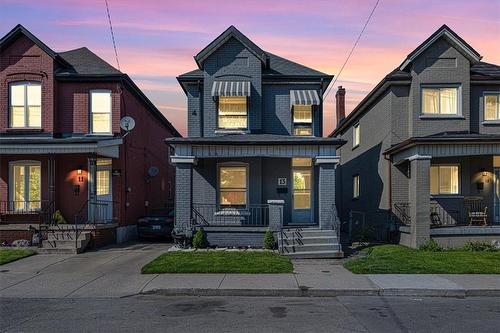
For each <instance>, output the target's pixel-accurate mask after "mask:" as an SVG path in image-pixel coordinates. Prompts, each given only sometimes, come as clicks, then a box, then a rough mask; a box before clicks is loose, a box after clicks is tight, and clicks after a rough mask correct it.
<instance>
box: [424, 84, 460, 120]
mask: <svg viewBox="0 0 500 333" xmlns="http://www.w3.org/2000/svg"><path fill="white" fill-rule="evenodd" d="M459 90H460V89H459V87H458V86H439V87H436V86H434V87H432V86H428V87H423V88H422V114H423V115H425V116H458V115H460V105H459V95H460V91H459Z"/></svg>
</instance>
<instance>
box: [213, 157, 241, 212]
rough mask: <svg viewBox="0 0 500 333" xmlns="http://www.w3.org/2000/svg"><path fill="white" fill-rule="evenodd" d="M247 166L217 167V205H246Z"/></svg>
mask: <svg viewBox="0 0 500 333" xmlns="http://www.w3.org/2000/svg"><path fill="white" fill-rule="evenodd" d="M246 204H247V166H246V165H221V166H220V167H219V205H220V206H221V207H231V206H246Z"/></svg>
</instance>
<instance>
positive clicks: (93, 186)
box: [87, 157, 97, 222]
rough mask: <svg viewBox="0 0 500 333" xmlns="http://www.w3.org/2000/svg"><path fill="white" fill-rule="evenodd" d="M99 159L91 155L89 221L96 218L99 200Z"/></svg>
mask: <svg viewBox="0 0 500 333" xmlns="http://www.w3.org/2000/svg"><path fill="white" fill-rule="evenodd" d="M96 161H97V159H96V158H95V157H89V179H88V191H89V204H88V207H89V208H88V215H87V220H88V222H94V219H95V211H94V209H95V202H96V200H97V189H96V173H97V165H96Z"/></svg>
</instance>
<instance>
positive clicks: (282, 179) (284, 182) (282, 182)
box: [278, 178, 286, 186]
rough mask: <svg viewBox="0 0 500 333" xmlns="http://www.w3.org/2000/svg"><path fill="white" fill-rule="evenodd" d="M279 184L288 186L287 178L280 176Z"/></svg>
mask: <svg viewBox="0 0 500 333" xmlns="http://www.w3.org/2000/svg"><path fill="white" fill-rule="evenodd" d="M278 186H286V178H278Z"/></svg>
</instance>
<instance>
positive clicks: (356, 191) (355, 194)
mask: <svg viewBox="0 0 500 333" xmlns="http://www.w3.org/2000/svg"><path fill="white" fill-rule="evenodd" d="M352 198H353V199H358V198H359V175H354V176H353V177H352Z"/></svg>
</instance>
